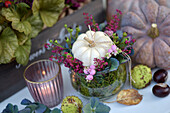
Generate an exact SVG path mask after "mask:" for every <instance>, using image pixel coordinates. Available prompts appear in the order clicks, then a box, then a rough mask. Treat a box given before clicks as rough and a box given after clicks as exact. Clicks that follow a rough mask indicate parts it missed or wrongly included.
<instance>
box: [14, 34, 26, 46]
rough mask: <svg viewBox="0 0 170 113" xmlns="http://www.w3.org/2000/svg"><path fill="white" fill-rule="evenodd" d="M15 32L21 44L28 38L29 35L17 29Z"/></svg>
mask: <svg viewBox="0 0 170 113" xmlns="http://www.w3.org/2000/svg"><path fill="white" fill-rule="evenodd" d="M15 34H16V35H17V38H18V44H19V45H23V44H24V43H25V42H26V41H27V40H28V36H27V35H25V34H24V33H20V32H18V31H15Z"/></svg>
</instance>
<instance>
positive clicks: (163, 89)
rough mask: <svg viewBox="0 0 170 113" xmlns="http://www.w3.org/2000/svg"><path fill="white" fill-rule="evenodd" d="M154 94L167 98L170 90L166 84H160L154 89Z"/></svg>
mask: <svg viewBox="0 0 170 113" xmlns="http://www.w3.org/2000/svg"><path fill="white" fill-rule="evenodd" d="M152 92H153V94H154V95H155V96H157V97H166V96H168V95H169V93H170V88H169V86H168V85H167V84H165V83H158V84H156V85H155V86H154V87H153V88H152Z"/></svg>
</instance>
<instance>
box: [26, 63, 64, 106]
mask: <svg viewBox="0 0 170 113" xmlns="http://www.w3.org/2000/svg"><path fill="white" fill-rule="evenodd" d="M24 79H25V81H26V84H27V87H28V89H29V92H30V93H31V95H32V97H33V99H34V100H35V102H40V103H42V104H44V105H46V106H48V107H50V108H51V107H54V106H56V105H58V104H59V103H60V102H61V101H62V99H63V79H62V73H61V67H60V65H59V64H58V63H56V62H53V61H50V60H39V61H36V62H34V63H32V64H30V65H29V66H28V67H27V68H26V69H25V71H24Z"/></svg>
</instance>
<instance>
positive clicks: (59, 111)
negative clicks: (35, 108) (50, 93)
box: [50, 108, 61, 113]
mask: <svg viewBox="0 0 170 113" xmlns="http://www.w3.org/2000/svg"><path fill="white" fill-rule="evenodd" d="M50 113H61V110H60V109H58V108H55V109H53V110H52V111H51V112H50Z"/></svg>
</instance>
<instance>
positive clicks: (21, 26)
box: [2, 8, 31, 35]
mask: <svg viewBox="0 0 170 113" xmlns="http://www.w3.org/2000/svg"><path fill="white" fill-rule="evenodd" d="M19 12H21V10H18V12H17V10H14V9H12V8H2V15H3V16H5V18H6V19H7V20H8V21H12V27H13V29H15V30H18V31H19V32H24V33H25V34H26V35H28V34H29V33H31V24H30V23H29V22H28V21H26V20H22V19H21V18H22V16H21V15H23V14H21V13H19Z"/></svg>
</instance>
